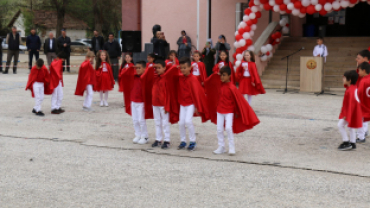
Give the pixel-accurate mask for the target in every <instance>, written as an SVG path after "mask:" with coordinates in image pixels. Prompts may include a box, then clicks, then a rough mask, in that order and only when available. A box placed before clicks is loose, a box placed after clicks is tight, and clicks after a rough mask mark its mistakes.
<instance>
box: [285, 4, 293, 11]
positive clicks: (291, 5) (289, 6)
mask: <svg viewBox="0 0 370 208" xmlns="http://www.w3.org/2000/svg"><path fill="white" fill-rule="evenodd" d="M286 7H287V8H288V9H289V10H293V9H294V4H293V3H289V4H288V5H287V6H286Z"/></svg>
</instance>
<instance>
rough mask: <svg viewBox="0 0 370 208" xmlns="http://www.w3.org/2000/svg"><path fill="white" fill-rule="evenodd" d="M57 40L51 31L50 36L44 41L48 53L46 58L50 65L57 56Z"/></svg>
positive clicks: (45, 50)
mask: <svg viewBox="0 0 370 208" xmlns="http://www.w3.org/2000/svg"><path fill="white" fill-rule="evenodd" d="M57 50H58V47H57V41H56V39H55V38H54V34H53V33H52V32H50V33H49V38H46V40H45V43H44V53H45V55H46V59H47V60H48V65H49V66H50V64H51V62H52V61H53V60H54V59H56V58H57V53H56V52H57Z"/></svg>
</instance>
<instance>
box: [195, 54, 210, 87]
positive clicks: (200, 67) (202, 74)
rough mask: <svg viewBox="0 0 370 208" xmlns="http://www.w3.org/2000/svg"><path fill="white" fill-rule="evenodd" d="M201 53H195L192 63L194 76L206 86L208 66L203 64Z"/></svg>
mask: <svg viewBox="0 0 370 208" xmlns="http://www.w3.org/2000/svg"><path fill="white" fill-rule="evenodd" d="M200 56H201V55H200V52H199V51H195V52H194V54H193V62H192V63H191V66H192V67H193V69H192V74H193V75H194V76H196V77H197V78H198V80H199V83H200V84H201V85H202V86H204V81H205V80H206V79H207V72H206V66H205V65H204V63H203V62H201V61H200Z"/></svg>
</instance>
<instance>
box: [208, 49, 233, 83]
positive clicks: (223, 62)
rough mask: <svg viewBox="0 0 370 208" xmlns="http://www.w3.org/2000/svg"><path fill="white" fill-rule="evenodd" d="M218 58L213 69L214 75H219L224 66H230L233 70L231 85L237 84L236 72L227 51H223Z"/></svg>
mask: <svg viewBox="0 0 370 208" xmlns="http://www.w3.org/2000/svg"><path fill="white" fill-rule="evenodd" d="M219 54H220V55H219V57H217V64H216V65H215V66H214V67H213V73H214V74H218V73H219V71H220V69H221V68H222V67H224V66H228V67H229V68H230V69H231V83H233V84H235V81H236V80H235V72H234V67H233V64H232V63H231V62H230V61H229V55H228V53H227V52H226V51H221V52H220V53H219Z"/></svg>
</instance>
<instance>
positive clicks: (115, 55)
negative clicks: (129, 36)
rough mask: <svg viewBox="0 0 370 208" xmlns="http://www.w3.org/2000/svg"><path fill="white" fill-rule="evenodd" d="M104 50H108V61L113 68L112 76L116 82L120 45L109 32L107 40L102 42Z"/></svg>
mask: <svg viewBox="0 0 370 208" xmlns="http://www.w3.org/2000/svg"><path fill="white" fill-rule="evenodd" d="M103 49H104V50H106V51H107V52H108V55H109V59H110V62H111V64H112V69H113V77H114V80H116V82H117V81H118V68H119V67H118V60H119V59H120V58H121V46H120V45H119V43H118V42H117V41H116V40H115V39H114V34H113V33H109V36H108V42H106V43H105V44H104V48H103Z"/></svg>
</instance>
